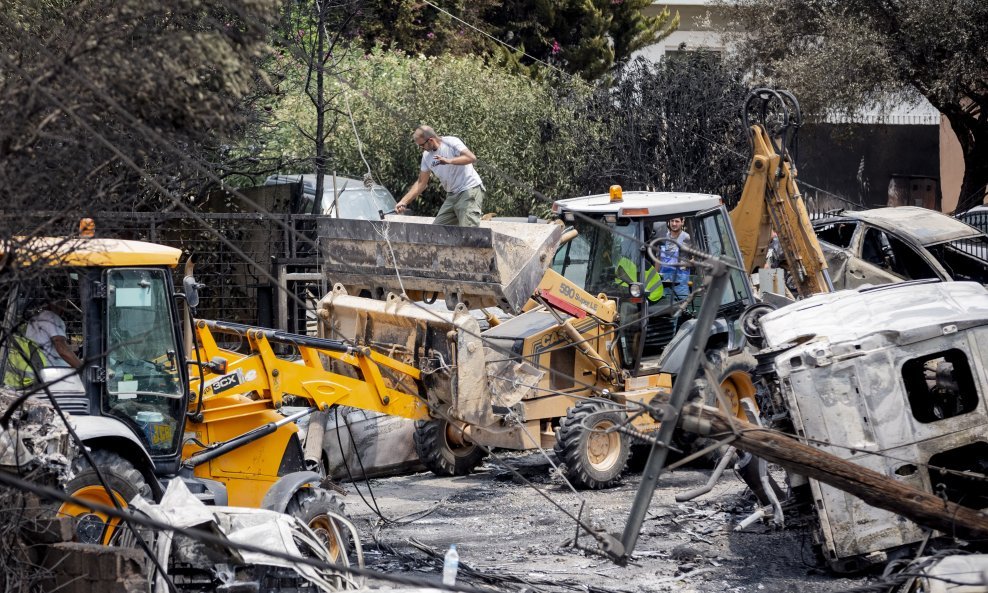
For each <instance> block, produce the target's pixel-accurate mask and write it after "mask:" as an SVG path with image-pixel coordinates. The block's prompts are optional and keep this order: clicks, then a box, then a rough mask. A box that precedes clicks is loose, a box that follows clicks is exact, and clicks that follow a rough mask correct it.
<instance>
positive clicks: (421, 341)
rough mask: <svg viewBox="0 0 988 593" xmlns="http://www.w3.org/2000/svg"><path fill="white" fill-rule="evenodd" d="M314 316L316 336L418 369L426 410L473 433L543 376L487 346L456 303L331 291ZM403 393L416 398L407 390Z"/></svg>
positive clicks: (472, 320) (468, 315)
mask: <svg viewBox="0 0 988 593" xmlns="http://www.w3.org/2000/svg"><path fill="white" fill-rule="evenodd" d="M532 226H535V225H532ZM468 230H475V229H468ZM319 317H320V319H321V321H322V322H321V323H320V324H319V325H320V335H322V336H323V337H326V338H336V339H343V340H345V341H347V342H348V343H350V344H354V345H355V346H357V347H370V348H373V349H374V350H377V351H378V352H381V353H383V354H386V355H388V356H390V357H392V358H395V359H397V360H400V361H402V362H404V363H406V364H410V365H413V366H416V367H418V369H419V370H420V371H421V373H422V379H421V381H422V386H423V388H424V391H425V394H424V395H425V396H426V397H427V398H428V401H429V409H430V410H433V411H438V414H440V415H445V414H448V415H449V416H451V417H452V418H454V419H456V420H460V421H462V422H466V423H468V424H472V425H475V426H489V425H491V424H494V423H496V422H497V421H498V418H497V417H495V415H494V413H493V408H492V406H501V407H509V406H512V405H514V404H515V403H517V402H519V401H521V399H522V398H524V397H525V396H526V395H528V393H529V391H530V390H531V388H532V387H531V386H533V385H537V384H538V382H539V380H540V379H541V377H542V374H543V371H540V370H539V369H537V368H535V367H534V366H532V365H531V364H529V363H527V362H518V361H516V360H512V358H511V357H506V356H504V355H503V354H499V353H496V352H493V351H492V350H491V349H490V348H488V347H486V346H485V345H484V343H483V341H482V339H481V330H480V325H479V323H478V321H477V319H476V318H475V317H474V316H473V315H472V314H471V313H470V311H468V310H467V309H466V307H465V306H464V305H462V304H461V305H459V306H457V307H456V309H455V310H454V311H447V310H445V309H444V308H442V307H426V306H425V305H423V304H422V303H415V302H412V301H409V300H407V299H404V298H401V297H399V296H396V295H394V294H389V295H388V296H387V298H386V299H384V300H378V299H368V298H362V297H358V296H353V295H350V294H348V293H347V291H346V289H345V288H344V287H343V286H342V285H340V284H337V285H336V286H335V287H334V288H333V290H332V292H330V293H329V294H327V295H326V296H325V297H324V298H323V299H322V300H321V301H320V302H319ZM402 387H403V389H404V390H405V391H406V392H410V393H414V392H415V391H414V390H415V386H414V385H403V386H402Z"/></svg>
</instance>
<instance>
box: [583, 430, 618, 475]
mask: <svg viewBox="0 0 988 593" xmlns="http://www.w3.org/2000/svg"><path fill="white" fill-rule="evenodd" d="M613 427H614V423H613V422H611V421H610V420H604V421H601V422H599V423H598V424H596V425H595V426H594V430H593V432H591V433H590V434H589V435H588V437H587V460H588V461H589V462H590V466H591V467H593V468H594V469H595V470H597V471H607V470H609V469H610V468H611V466H613V465H614V464H615V462H617V459H618V456H619V455H620V454H621V435H619V434H618V433H617V432H604V431H606V430H608V429H611V428H613Z"/></svg>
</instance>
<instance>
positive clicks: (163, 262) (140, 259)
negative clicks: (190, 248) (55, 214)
mask: <svg viewBox="0 0 988 593" xmlns="http://www.w3.org/2000/svg"><path fill="white" fill-rule="evenodd" d="M7 250H8V247H7V246H5V245H0V254H2V253H4V252H6V251H7ZM14 251H19V252H20V254H21V255H20V257H21V258H22V259H23V260H24V261H28V262H32V261H33V262H43V263H44V264H46V265H50V266H56V267H62V266H65V267H68V266H78V267H118V266H171V267H174V266H177V265H178V260H179V258H180V257H181V256H182V251H181V250H180V249H175V248H174V247H166V246H164V245H158V244H156V243H146V242H144V241H127V240H124V239H102V238H85V237H34V238H30V239H24V240H23V241H16V247H15V248H14Z"/></svg>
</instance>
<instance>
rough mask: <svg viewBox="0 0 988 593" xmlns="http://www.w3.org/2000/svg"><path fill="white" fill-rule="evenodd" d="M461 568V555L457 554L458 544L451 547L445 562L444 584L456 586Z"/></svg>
mask: <svg viewBox="0 0 988 593" xmlns="http://www.w3.org/2000/svg"><path fill="white" fill-rule="evenodd" d="M459 567H460V555H459V554H458V553H457V552H456V544H452V545H450V546H449V551H447V552H446V558H445V559H444V560H443V584H444V585H455V584H456V571H457V570H458V569H459Z"/></svg>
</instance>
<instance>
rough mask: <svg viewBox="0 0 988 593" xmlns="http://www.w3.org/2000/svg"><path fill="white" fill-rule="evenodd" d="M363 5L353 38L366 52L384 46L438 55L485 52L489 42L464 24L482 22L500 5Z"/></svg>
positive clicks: (454, 1) (464, 0) (392, 1)
mask: <svg viewBox="0 0 988 593" xmlns="http://www.w3.org/2000/svg"><path fill="white" fill-rule="evenodd" d="M360 4H361V8H360V9H359V11H358V15H357V16H358V19H357V25H356V27H355V28H354V29H353V34H352V37H351V38H352V39H353V40H354V42H355V43H358V44H360V45H361V47H363V48H364V50H366V51H370V50H371V49H372V48H374V47H375V46H384V47H391V48H393V49H400V50H403V51H405V52H408V53H410V54H422V55H426V56H438V55H442V54H450V53H451V54H454V55H465V54H471V53H477V52H482V51H484V50H485V48H486V47H487V40H486V39H483V38H482V37H480V36H478V35H476V33H475V32H474V31H472V30H471V29H470V27H469V26H468V25H466V24H464V23H471V24H473V23H477V22H479V21H480V19H481V17H482V14H483V12H484V11H485V10H487V9H490V8H493V7H496V6H498V5H499V2H497V1H496V0H445V1H439V2H434V4H435V6H430V5H429V4H427V3H425V2H422V0H361V2H360ZM436 6H438V7H441V8H442V10H444V11H446V13H448V14H446V13H443V12H442V11H440V10H439V9H437V8H436ZM450 15H452V16H450ZM454 17H455V18H454ZM457 19H460V20H457ZM461 21H462V22H461Z"/></svg>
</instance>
